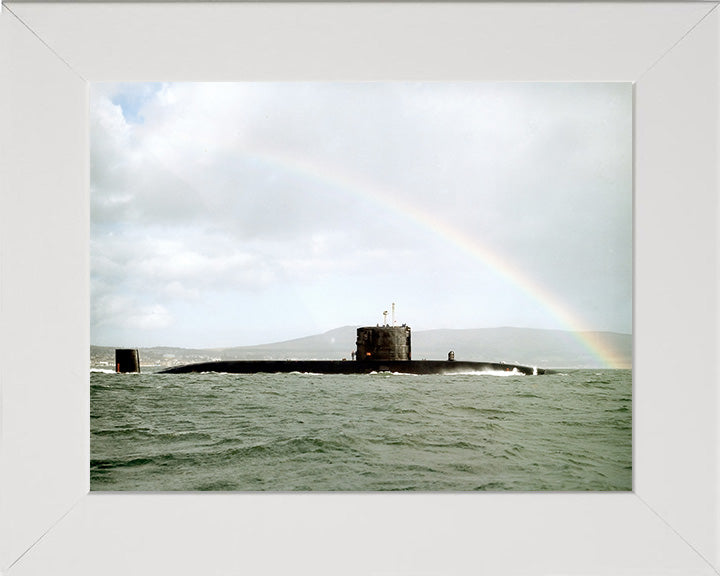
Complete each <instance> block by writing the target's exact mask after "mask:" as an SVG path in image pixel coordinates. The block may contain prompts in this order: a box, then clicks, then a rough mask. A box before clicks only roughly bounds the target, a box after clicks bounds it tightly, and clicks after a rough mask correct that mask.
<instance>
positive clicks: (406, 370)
mask: <svg viewBox="0 0 720 576" xmlns="http://www.w3.org/2000/svg"><path fill="white" fill-rule="evenodd" d="M192 372H225V373H228V374H256V373H271V374H275V373H289V372H304V373H313V374H372V373H374V372H398V373H402V374H462V373H477V372H510V373H513V372H514V373H518V374H526V375H534V374H549V373H551V371H550V370H547V369H544V368H536V367H534V366H520V365H516V364H503V363H499V362H460V361H451V360H384V361H383V360H364V361H347V360H227V361H218V362H199V363H197V364H187V365H185V366H176V367H173V368H168V369H166V370H162V371H161V374H188V373H192Z"/></svg>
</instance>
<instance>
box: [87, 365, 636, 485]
mask: <svg viewBox="0 0 720 576" xmlns="http://www.w3.org/2000/svg"><path fill="white" fill-rule="evenodd" d="M90 383H91V404H90V411H91V426H90V427H91V462H90V479H91V490H96V491H116V490H123V491H125V490H127V491H174V490H180V491H196V490H214V491H225V490H230V491H268V490H269V491H386V490H419V491H468V490H486V491H506V490H513V491H535V490H552V491H574V490H632V401H631V399H632V372H631V371H630V370H567V371H564V372H561V373H558V374H552V375H543V376H519V375H515V376H500V375H487V374H465V375H440V376H438V375H431V376H413V375H403V374H371V375H316V374H253V375H241V374H149V373H143V374H112V373H101V372H92V373H91V378H90Z"/></svg>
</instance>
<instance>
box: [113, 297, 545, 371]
mask: <svg viewBox="0 0 720 576" xmlns="http://www.w3.org/2000/svg"><path fill="white" fill-rule="evenodd" d="M393 312H394V310H393ZM393 316H394V314H393ZM384 317H385V320H384V324H383V325H382V326H381V325H377V326H364V327H361V328H358V329H357V341H356V343H355V344H356V350H355V352H353V354H352V360H350V361H348V360H220V361H213V362H198V363H194V364H186V365H184V366H175V367H172V368H167V369H165V370H161V371H160V372H159V373H160V374H187V373H191V372H224V373H229V374H254V373H260V372H264V373H282V372H309V373H315V374H371V373H375V372H397V373H403V374H459V373H474V372H511V373H517V374H525V375H537V374H550V373H552V371H551V370H547V369H545V368H538V367H535V366H521V365H518V364H505V363H503V362H464V361H457V360H455V353H454V352H452V351H451V352H449V353H448V359H447V360H413V359H412V351H411V331H410V326H408V325H406V324H403V325H401V326H395V325H394V322H393V325H388V324H387V312H385V313H384ZM120 368H121V366H120V364H119V363H118V371H121V370H120ZM122 371H124V370H122Z"/></svg>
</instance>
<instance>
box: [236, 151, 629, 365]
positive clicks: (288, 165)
mask: <svg viewBox="0 0 720 576" xmlns="http://www.w3.org/2000/svg"><path fill="white" fill-rule="evenodd" d="M243 155H244V157H246V158H252V159H254V160H258V161H260V162H263V163H268V164H271V165H273V166H276V167H277V168H279V169H282V170H286V171H292V172H295V173H297V174H299V175H301V176H304V177H310V178H313V179H316V180H318V181H321V182H323V183H324V184H330V185H332V186H333V187H335V188H336V189H339V190H341V191H345V192H346V193H351V194H353V195H360V196H361V197H362V198H363V199H364V200H365V201H367V200H371V201H372V202H374V203H376V204H377V205H378V207H379V208H382V209H383V210H388V208H390V209H391V210H392V211H393V212H394V213H396V214H398V215H401V216H402V217H403V218H405V219H407V220H409V221H411V222H413V223H414V224H415V225H417V226H420V227H422V228H423V229H429V230H430V231H432V232H433V233H434V234H436V235H438V236H439V237H441V238H442V239H444V240H445V241H446V242H448V243H450V244H451V245H453V246H454V247H455V248H457V249H459V250H460V251H462V252H464V253H466V254H468V255H469V256H470V257H471V258H474V259H476V260H479V261H481V262H482V263H483V264H484V265H485V266H487V267H488V268H489V269H490V270H492V271H493V272H494V273H495V274H497V275H498V276H499V277H500V278H502V279H503V280H504V281H506V282H509V283H510V284H512V285H513V286H515V287H517V288H518V289H519V290H520V291H521V292H523V293H524V294H525V295H526V296H528V297H529V298H530V299H531V300H533V301H535V302H536V303H537V304H539V305H540V306H541V307H542V308H543V309H545V310H546V311H547V312H548V313H549V314H550V315H552V316H553V317H554V318H555V319H556V320H558V322H559V323H560V324H561V325H562V326H564V327H565V328H566V329H567V330H569V331H571V332H572V333H573V334H574V336H575V338H577V340H578V341H579V342H580V343H581V344H582V345H583V346H584V347H585V348H586V349H587V350H588V351H589V352H590V353H591V354H592V355H593V356H595V358H597V360H598V361H599V362H601V363H602V365H603V366H604V367H607V368H622V367H625V366H621V360H620V358H619V357H618V353H617V352H616V351H615V350H613V349H612V348H611V347H610V346H608V345H607V344H606V343H604V342H603V341H602V340H601V339H599V338H598V336H597V333H596V332H590V331H588V330H587V328H586V323H585V322H584V321H583V319H582V318H581V317H580V316H579V314H578V313H577V312H575V311H573V310H571V309H570V308H569V307H568V306H567V305H566V304H565V303H564V302H562V301H561V300H560V299H559V298H558V297H557V296H556V295H555V294H553V293H552V292H550V291H549V290H548V289H547V288H546V287H545V286H543V285H542V284H541V282H540V281H538V280H537V279H536V278H532V277H531V276H529V275H528V274H527V273H526V272H524V271H523V270H522V269H521V268H520V267H519V266H517V265H515V264H513V262H512V260H511V259H510V258H508V257H507V256H506V255H505V254H502V253H501V252H500V251H499V250H498V249H496V248H495V247H492V248H490V247H488V246H486V245H485V244H482V243H481V242H478V240H477V239H475V238H471V237H470V236H468V235H467V234H463V233H462V232H461V231H460V230H458V229H457V227H454V226H452V225H451V224H449V223H448V222H445V221H443V220H441V219H440V218H438V217H437V216H436V215H435V214H434V213H432V212H428V211H425V210H421V209H420V208H419V207H418V206H415V205H413V204H410V203H408V202H404V201H402V200H401V199H399V195H398V194H396V193H394V190H393V189H392V188H390V187H387V186H384V185H379V184H378V183H377V182H372V181H370V180H368V179H366V178H364V177H362V176H359V175H357V174H351V173H349V172H347V171H343V170H340V169H339V168H337V167H336V166H331V165H327V164H320V163H318V162H316V161H313V160H312V159H309V158H304V157H300V156H297V155H293V156H291V155H288V154H285V153H283V152H280V151H279V150H270V149H264V150H258V149H255V150H253V151H252V152H249V151H246V152H245V153H244V154H243Z"/></svg>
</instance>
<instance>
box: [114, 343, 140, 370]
mask: <svg viewBox="0 0 720 576" xmlns="http://www.w3.org/2000/svg"><path fill="white" fill-rule="evenodd" d="M115 372H140V356H139V355H138V351H137V349H135V348H118V349H116V350H115Z"/></svg>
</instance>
